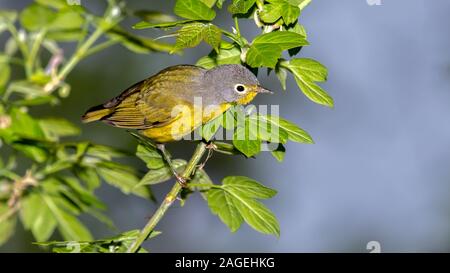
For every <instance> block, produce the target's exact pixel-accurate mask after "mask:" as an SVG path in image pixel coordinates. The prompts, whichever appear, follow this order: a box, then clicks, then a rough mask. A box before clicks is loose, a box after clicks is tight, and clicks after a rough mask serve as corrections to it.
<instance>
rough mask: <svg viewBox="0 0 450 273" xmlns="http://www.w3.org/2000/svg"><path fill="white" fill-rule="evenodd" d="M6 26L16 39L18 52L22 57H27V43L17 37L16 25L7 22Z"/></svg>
mask: <svg viewBox="0 0 450 273" xmlns="http://www.w3.org/2000/svg"><path fill="white" fill-rule="evenodd" d="M6 26H7V27H8V30H9V32H10V33H11V36H12V37H13V39H14V40H15V41H16V43H17V45H18V46H19V49H20V52H21V53H22V56H23V58H24V59H27V58H28V48H27V45H26V44H25V43H24V42H23V41H22V40H21V39H20V38H19V33H18V32H17V29H16V27H15V26H14V25H13V24H11V23H7V24H6ZM27 76H28V75H27ZM30 76H31V75H30Z"/></svg>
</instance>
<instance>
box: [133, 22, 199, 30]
mask: <svg viewBox="0 0 450 273" xmlns="http://www.w3.org/2000/svg"><path fill="white" fill-rule="evenodd" d="M194 21H195V20H180V21H171V22H163V23H149V22H144V21H142V22H139V23H137V24H135V25H134V26H133V28H134V29H146V28H172V27H177V26H180V25H185V24H188V23H192V22H194Z"/></svg>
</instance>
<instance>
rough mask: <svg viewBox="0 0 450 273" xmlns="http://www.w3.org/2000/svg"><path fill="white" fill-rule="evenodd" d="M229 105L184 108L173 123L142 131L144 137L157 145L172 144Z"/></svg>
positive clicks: (223, 110)
mask: <svg viewBox="0 0 450 273" xmlns="http://www.w3.org/2000/svg"><path fill="white" fill-rule="evenodd" d="M230 106H231V104H222V105H216V106H208V107H204V108H202V109H199V108H195V107H192V106H184V107H182V108H180V109H179V113H178V115H177V117H176V118H174V121H172V122H170V123H168V124H165V125H162V126H156V127H152V128H149V129H146V130H143V131H142V134H143V135H145V136H146V137H148V138H150V139H152V140H153V141H156V142H158V143H166V142H172V141H176V140H180V139H181V138H183V137H184V136H186V135H188V134H190V133H191V132H192V131H194V130H195V129H196V128H197V127H199V126H200V125H202V124H205V123H207V122H209V121H211V120H213V119H214V118H216V117H218V116H219V115H221V114H222V113H223V112H225V111H226V110H228V108H230Z"/></svg>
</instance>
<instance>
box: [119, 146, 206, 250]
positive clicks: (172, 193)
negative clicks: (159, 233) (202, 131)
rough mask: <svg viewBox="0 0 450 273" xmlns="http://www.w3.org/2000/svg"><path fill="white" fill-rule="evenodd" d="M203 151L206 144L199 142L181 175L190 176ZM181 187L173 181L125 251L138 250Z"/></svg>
mask: <svg viewBox="0 0 450 273" xmlns="http://www.w3.org/2000/svg"><path fill="white" fill-rule="evenodd" d="M205 151H206V144H205V143H203V142H200V143H199V144H198V145H197V148H196V149H195V151H194V154H193V155H192V157H191V159H190V160H189V163H188V164H187V166H186V169H184V171H183V173H182V177H185V178H189V177H191V176H192V174H193V173H194V170H195V168H196V166H197V164H198V163H199V162H200V160H201V158H202V157H203V155H204V153H205ZM181 189H182V187H181V185H180V183H178V182H175V184H174V185H173V187H172V189H171V190H170V192H169V193H168V194H167V195H166V197H165V198H164V201H163V202H162V203H161V205H160V206H159V208H158V209H157V210H156V211H155V213H154V214H153V216H152V217H151V218H150V220H149V221H148V222H147V224H146V225H145V227H144V228H143V229H142V230H141V232H140V234H139V235H138V237H136V240H135V241H134V242H133V243H132V244H131V245H130V247H129V248H128V250H127V253H135V252H137V251H138V250H139V248H140V247H141V245H142V243H143V242H144V241H145V240H146V239H147V238H148V236H149V235H150V234H151V233H152V231H153V230H154V228H155V226H156V225H157V224H158V223H159V221H160V220H161V219H162V217H163V216H164V214H165V213H166V211H167V210H168V209H169V208H170V206H171V205H172V203H173V202H174V201H175V200H176V198H177V196H178V194H179V193H180V191H181Z"/></svg>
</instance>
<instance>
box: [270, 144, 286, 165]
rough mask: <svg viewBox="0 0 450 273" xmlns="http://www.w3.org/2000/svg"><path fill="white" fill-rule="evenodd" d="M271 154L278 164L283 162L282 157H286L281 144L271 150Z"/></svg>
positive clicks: (284, 149)
mask: <svg viewBox="0 0 450 273" xmlns="http://www.w3.org/2000/svg"><path fill="white" fill-rule="evenodd" d="M271 154H272V156H273V157H275V159H276V160H278V162H282V161H283V160H284V156H285V155H286V148H285V147H284V146H283V144H281V143H279V144H278V147H277V149H276V150H273V151H272V152H271Z"/></svg>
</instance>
